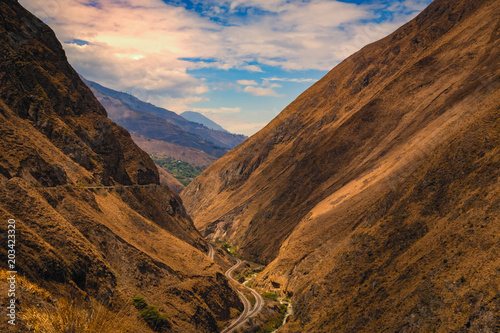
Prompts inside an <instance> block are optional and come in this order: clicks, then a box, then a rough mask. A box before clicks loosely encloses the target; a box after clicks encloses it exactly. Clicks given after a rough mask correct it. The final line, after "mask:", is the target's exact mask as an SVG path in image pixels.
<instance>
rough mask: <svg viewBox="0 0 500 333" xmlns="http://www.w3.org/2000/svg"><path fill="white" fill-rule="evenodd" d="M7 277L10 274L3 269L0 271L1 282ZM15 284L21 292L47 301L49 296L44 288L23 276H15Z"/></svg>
mask: <svg viewBox="0 0 500 333" xmlns="http://www.w3.org/2000/svg"><path fill="white" fill-rule="evenodd" d="M9 275H10V274H8V273H7V270H5V269H2V270H0V279H1V280H2V281H5V279H6V278H7V277H8V276H9ZM16 282H17V285H18V286H19V288H20V290H21V291H23V292H28V293H30V294H32V295H36V296H39V297H41V298H42V299H44V300H48V299H49V298H50V296H51V294H50V292H48V291H47V290H45V289H44V288H42V287H40V286H39V285H37V284H36V283H33V282H31V281H29V280H28V279H26V278H25V277H24V276H21V275H17V276H16Z"/></svg>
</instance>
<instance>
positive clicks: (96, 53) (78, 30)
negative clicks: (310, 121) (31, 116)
mask: <svg viewBox="0 0 500 333" xmlns="http://www.w3.org/2000/svg"><path fill="white" fill-rule="evenodd" d="M192 1H193V2H194V3H195V4H201V5H202V7H203V8H204V14H205V15H199V14H198V13H196V12H192V11H189V10H187V9H185V8H184V7H181V6H171V5H168V4H166V3H165V2H163V1H161V0H120V1H117V0H92V1H91V3H92V5H89V1H82V0H64V1H61V0H20V2H21V3H22V5H24V6H25V7H27V8H28V9H29V10H30V11H32V12H33V13H34V14H35V15H37V16H39V17H40V18H42V19H43V20H44V21H45V22H47V23H48V24H49V25H50V26H51V27H52V28H53V29H54V30H55V32H56V34H57V36H58V38H59V39H60V40H61V41H62V42H71V41H73V40H74V39H79V40H83V41H87V42H88V43H89V44H88V45H77V44H76V43H70V44H64V48H65V50H66V53H67V55H68V58H69V60H70V63H71V64H72V65H73V66H74V67H75V68H76V69H77V71H79V72H80V73H81V74H82V75H83V76H85V77H86V78H88V79H90V80H93V81H97V82H99V83H101V84H103V85H105V86H108V87H110V88H113V89H117V90H122V91H126V92H132V93H133V94H135V95H136V96H137V97H139V98H143V99H146V100H148V101H150V102H152V103H157V104H158V105H159V106H163V107H166V108H168V109H172V110H174V111H178V112H181V111H185V110H190V109H192V107H191V104H193V103H195V102H197V101H200V100H204V99H206V98H205V97H203V94H205V93H207V92H208V91H209V89H221V88H220V87H218V86H216V85H212V84H207V82H206V81H205V80H203V79H201V78H199V77H194V76H193V75H191V74H190V73H189V70H193V69H201V68H206V69H220V70H229V69H239V70H244V71H248V72H264V71H263V68H264V69H266V71H267V67H264V66H277V67H280V68H282V69H284V70H287V71H288V70H310V69H317V70H330V69H331V68H332V67H333V66H334V65H336V64H337V63H338V62H340V61H341V60H343V59H344V58H345V57H347V56H348V55H350V54H352V53H353V52H355V51H357V50H359V49H360V48H361V47H363V46H364V45H366V44H368V43H371V42H373V41H375V40H377V39H379V38H382V37H384V36H386V35H387V34H388V33H390V32H391V31H393V30H394V29H396V28H397V27H398V26H399V25H401V24H402V23H403V22H405V21H407V20H408V19H410V18H411V17H413V16H414V15H415V13H416V11H419V10H421V9H422V8H423V7H424V6H425V5H426V4H427V3H428V2H429V1H428V0H404V1H395V2H392V4H391V5H390V6H389V7H388V9H387V10H389V11H392V12H393V13H394V15H393V18H392V20H386V21H384V22H382V23H373V22H372V23H369V22H370V20H372V19H375V18H376V17H377V15H378V14H377V13H376V11H377V10H380V8H382V7H384V6H387V5H378V6H373V5H356V4H350V3H345V2H340V1H333V0H329V1H327V0H308V1H302V0H192ZM224 6H229V8H230V10H229V11H227V9H225V8H226V7H224ZM245 7H254V8H259V9H260V11H257V10H255V11H254V10H253V9H252V8H250V9H248V11H247V13H248V15H246V16H245V15H233V14H234V13H235V12H237V11H238V10H243V11H245V10H246V9H247V8H245ZM206 15H217V17H218V18H220V19H221V21H225V23H227V24H220V23H217V20H211V19H210V17H208V16H206ZM366 22H368V23H366ZM182 59H184V60H182ZM190 59H191V60H190ZM196 59H198V60H196ZM204 59H205V60H204ZM207 59H208V60H207ZM271 75H272V74H271ZM262 80H263V81H262V84H261V85H260V86H259V85H257V84H256V83H257V82H255V81H254V82H255V84H254V83H252V84H242V83H240V84H241V85H243V86H246V87H245V88H244V89H243V91H244V92H246V93H249V94H252V95H254V96H274V97H280V96H283V95H280V94H278V93H277V92H276V91H275V89H277V88H280V87H278V86H277V85H274V86H273V85H272V84H270V83H269V82H271V81H276V82H279V81H283V82H286V81H288V82H313V81H314V80H313V79H307V78H304V79H301V78H297V79H281V78H278V77H273V78H263V79H262ZM247 81H252V80H247ZM210 83H213V82H210ZM238 83H239V82H238ZM233 84H234V82H233ZM232 89H235V87H233V88H232ZM240 89H241V88H240ZM280 92H281V91H280ZM183 108H184V109H183Z"/></svg>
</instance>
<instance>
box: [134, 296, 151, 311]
mask: <svg viewBox="0 0 500 333" xmlns="http://www.w3.org/2000/svg"><path fill="white" fill-rule="evenodd" d="M132 305H134V306H135V307H136V309H137V310H142V309H144V308H145V307H146V306H147V305H148V303H146V300H145V299H144V297H141V296H135V297H134V298H132Z"/></svg>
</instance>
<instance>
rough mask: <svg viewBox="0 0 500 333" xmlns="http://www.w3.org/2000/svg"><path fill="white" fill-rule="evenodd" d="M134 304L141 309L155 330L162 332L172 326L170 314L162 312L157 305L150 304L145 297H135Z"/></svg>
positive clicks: (143, 315)
mask: <svg viewBox="0 0 500 333" xmlns="http://www.w3.org/2000/svg"><path fill="white" fill-rule="evenodd" d="M132 304H133V305H134V306H135V307H136V309H137V310H140V311H141V316H142V318H144V320H145V321H146V323H148V325H149V327H151V328H152V329H153V330H154V331H156V332H161V331H163V329H165V328H169V327H170V322H169V320H168V316H167V315H164V314H161V313H160V311H158V308H157V307H156V306H154V305H148V303H147V302H146V300H145V299H144V297H141V296H136V297H134V298H133V299H132Z"/></svg>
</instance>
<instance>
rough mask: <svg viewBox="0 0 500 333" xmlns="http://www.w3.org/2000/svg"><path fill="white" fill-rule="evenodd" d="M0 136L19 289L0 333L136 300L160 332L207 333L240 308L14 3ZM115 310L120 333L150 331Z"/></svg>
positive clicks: (60, 54) (5, 30)
mask: <svg viewBox="0 0 500 333" xmlns="http://www.w3.org/2000/svg"><path fill="white" fill-rule="evenodd" d="M0 132H1V133H2V137H1V139H0V230H1V235H2V240H3V241H2V244H7V220H8V219H15V220H16V240H17V242H16V246H15V249H16V259H17V261H16V270H17V271H18V276H19V281H23V283H24V285H20V287H19V288H20V289H19V291H18V303H17V308H18V319H17V326H16V327H11V326H10V325H7V323H6V320H1V321H0V330H1V331H2V332H9V331H12V332H16V331H17V332H27V331H28V326H26V325H27V322H26V321H25V317H23V313H24V314H25V313H28V310H30V309H34V311H35V312H36V313H38V315H39V316H41V314H42V312H43V311H46V310H47V311H52V312H54V311H55V309H56V307H57V306H58V304H62V303H61V302H62V300H64V299H66V300H69V301H73V302H76V304H79V305H83V304H87V305H92V304H95V303H92V302H94V301H97V302H98V303H100V304H103V305H105V306H111V307H120V306H124V305H125V304H130V302H131V299H132V297H134V296H139V295H140V296H143V297H144V298H145V299H146V300H147V302H148V303H149V304H152V305H155V306H157V307H158V308H159V310H160V311H161V312H162V313H165V314H167V315H168V316H169V325H170V329H169V331H171V332H214V331H217V330H218V329H219V328H220V327H222V326H223V325H224V324H225V323H226V322H227V321H228V320H229V319H230V314H231V312H233V314H234V312H235V311H236V308H237V307H240V306H241V302H240V301H239V299H238V296H237V295H236V293H234V292H233V291H232V290H231V288H230V286H229V285H228V281H227V280H226V278H225V277H224V274H223V272H222V270H221V269H220V267H219V266H217V265H215V264H214V263H213V262H212V261H211V260H209V259H208V257H207V256H206V255H205V253H206V252H207V250H208V247H207V244H206V242H205V240H204V239H203V238H202V237H201V235H200V234H199V232H198V231H197V230H196V229H195V228H194V225H193V222H192V221H191V219H190V218H189V216H188V215H187V214H186V212H185V209H184V207H183V205H182V202H181V200H180V198H179V197H178V196H177V195H176V194H174V193H173V192H172V191H171V190H170V189H169V188H168V187H166V186H162V185H159V176H158V171H157V169H156V166H155V164H154V163H153V161H152V160H151V159H150V158H149V156H148V155H147V154H146V153H145V152H144V151H142V150H141V149H140V148H139V147H137V145H136V144H135V143H134V142H133V141H132V139H131V137H130V135H129V133H128V132H127V131H125V130H124V129H123V128H121V127H119V126H117V125H116V124H114V123H113V122H111V121H110V120H109V119H108V118H107V117H106V111H105V110H104V108H103V107H102V106H101V105H100V104H99V102H98V101H97V100H96V99H95V98H94V96H93V95H92V93H91V92H90V90H89V89H88V88H87V87H86V86H85V84H84V83H83V82H82V81H81V79H80V78H79V77H78V75H77V73H76V72H75V71H74V70H73V69H72V68H71V67H70V65H69V64H68V62H67V59H66V57H65V54H64V51H63V50H62V47H61V45H60V43H59V42H58V41H57V39H56V37H55V35H54V33H53V32H52V31H51V30H50V28H48V27H47V26H46V25H45V24H43V22H41V21H40V20H38V19H36V18H35V17H34V16H32V15H31V14H30V13H29V12H27V11H25V10H24V9H23V8H22V7H21V6H20V5H19V4H18V2H17V1H13V0H5V1H2V2H1V3H0ZM103 185H106V186H112V187H108V188H103V187H102V186H103ZM91 187H97V188H91ZM2 246H3V245H2ZM6 256H7V253H6V251H1V254H0V260H1V261H2V262H3V263H7V257H6ZM5 274H6V273H5V272H4V271H3V270H2V272H1V276H2V277H5ZM21 287H22V288H21ZM21 291H22V292H21ZM7 301H8V299H7V295H6V293H5V294H2V295H1V298H0V306H1V307H2V309H5V307H6V305H7V303H6V302H7ZM126 309H127V310H126V311H125V313H123V317H122V318H120V319H119V320H120V322H121V321H126V320H129V321H130V323H131V326H129V327H128V328H127V331H129V332H148V331H151V330H150V328H149V327H148V326H147V325H146V323H145V322H144V320H143V319H142V318H141V317H140V315H139V314H138V311H137V310H136V309H135V308H132V307H129V308H126ZM2 313H3V314H4V315H3V316H4V318H5V313H4V311H2ZM19 315H20V316H21V317H19ZM23 318H24V319H23ZM118 324H119V323H117V325H118Z"/></svg>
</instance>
